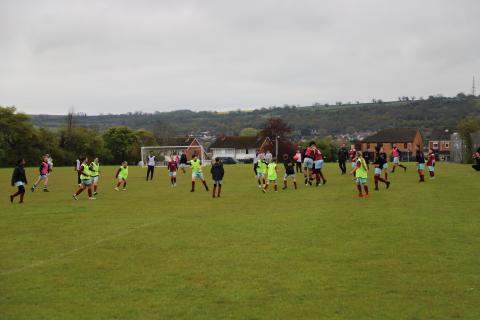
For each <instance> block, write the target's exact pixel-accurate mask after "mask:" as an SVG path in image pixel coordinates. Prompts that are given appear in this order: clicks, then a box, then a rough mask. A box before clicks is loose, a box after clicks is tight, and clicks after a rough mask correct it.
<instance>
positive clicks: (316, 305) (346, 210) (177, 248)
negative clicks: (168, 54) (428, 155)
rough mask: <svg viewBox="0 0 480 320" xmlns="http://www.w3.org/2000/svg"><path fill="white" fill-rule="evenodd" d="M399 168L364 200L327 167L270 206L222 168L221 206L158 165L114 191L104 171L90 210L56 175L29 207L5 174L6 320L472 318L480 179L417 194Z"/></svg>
mask: <svg viewBox="0 0 480 320" xmlns="http://www.w3.org/2000/svg"><path fill="white" fill-rule="evenodd" d="M408 166H409V167H408V170H407V172H406V173H404V172H403V170H402V171H398V172H396V173H395V174H390V179H391V181H392V186H391V188H390V189H389V190H385V188H384V186H381V191H379V192H374V191H373V179H370V182H369V184H370V190H371V196H370V198H369V199H359V198H357V196H356V191H355V188H354V184H353V181H352V177H351V176H341V175H340V174H339V170H338V167H337V165H336V164H327V165H326V169H325V175H326V178H327V179H328V183H327V184H326V185H324V186H320V187H318V188H316V187H306V186H304V185H303V184H302V183H300V184H299V189H298V190H296V191H295V190H293V189H292V188H291V186H290V188H289V189H288V190H286V191H282V190H279V192H278V193H274V192H272V191H271V190H269V192H267V194H263V193H262V192H261V191H260V189H258V188H257V185H256V182H255V181H254V179H253V171H252V168H251V166H247V165H236V166H225V169H226V177H225V180H224V188H223V194H222V197H221V198H220V199H212V197H211V194H210V193H207V192H205V190H204V189H203V186H202V185H201V184H199V183H197V191H196V192H195V193H190V192H189V188H190V176H189V173H187V174H185V175H183V174H182V173H180V174H179V178H178V180H179V182H178V186H177V188H175V189H173V188H171V187H170V185H169V181H168V177H167V175H166V169H164V168H157V170H156V173H155V179H154V180H153V181H149V182H146V181H145V178H144V174H145V172H146V169H142V168H138V167H130V178H129V185H128V190H127V191H125V192H122V191H120V192H116V191H114V189H113V184H114V178H113V176H114V171H115V170H116V167H102V168H101V169H102V177H101V180H100V189H99V195H98V196H97V200H94V201H89V200H87V197H86V194H82V195H81V196H80V200H79V201H74V200H73V199H72V197H71V195H72V193H73V192H74V191H75V189H76V173H75V172H74V171H73V169H72V168H55V170H54V172H53V173H52V175H51V181H50V191H51V192H50V193H44V192H41V189H38V190H37V191H35V192H34V193H32V192H30V191H27V194H26V198H25V201H26V203H24V204H23V205H19V204H17V203H15V204H13V205H12V204H10V202H9V200H8V194H10V193H12V192H13V191H14V188H11V187H9V183H10V175H11V169H8V170H7V169H1V170H0V181H1V184H0V194H1V195H2V199H1V200H0V319H2V320H7V319H30V320H31V319H49V320H51V319H383V320H385V319H410V320H414V319H479V318H480V254H479V253H480V241H479V239H480V212H479V209H478V208H479V204H480V200H479V194H480V179H479V177H480V176H479V173H477V172H473V170H472V169H471V168H470V166H467V165H456V164H443V163H440V164H438V165H437V167H436V169H437V179H436V180H433V181H429V180H428V179H427V182H426V183H424V184H420V183H418V182H417V180H418V179H417V176H416V172H415V169H414V164H413V163H412V164H409V165H408ZM279 168H280V172H282V173H283V167H282V166H279ZM36 170H37V169H36V168H28V169H27V173H28V177H29V183H30V184H31V183H33V181H34V179H35V177H36ZM208 170H209V168H206V169H205V172H206V173H207V172H208ZM372 173H373V170H372V169H371V170H370V178H372ZM281 175H282V174H280V176H281ZM206 176H207V177H208V181H209V185H210V187H211V179H210V175H209V174H206ZM298 178H300V179H299V180H300V181H301V180H303V179H301V176H300V175H298Z"/></svg>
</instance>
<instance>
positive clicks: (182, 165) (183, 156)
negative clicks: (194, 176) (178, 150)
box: [179, 151, 188, 173]
mask: <svg viewBox="0 0 480 320" xmlns="http://www.w3.org/2000/svg"><path fill="white" fill-rule="evenodd" d="M187 164H188V161H187V155H186V154H185V151H182V154H181V155H180V165H179V168H180V169H182V171H183V173H186V171H185V168H186V166H187Z"/></svg>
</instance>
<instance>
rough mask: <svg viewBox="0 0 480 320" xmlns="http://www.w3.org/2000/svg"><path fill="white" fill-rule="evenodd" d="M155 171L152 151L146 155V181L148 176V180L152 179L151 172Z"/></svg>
mask: <svg viewBox="0 0 480 320" xmlns="http://www.w3.org/2000/svg"><path fill="white" fill-rule="evenodd" d="M154 171H155V156H154V155H153V153H152V152H150V155H148V156H147V181H148V177H149V176H150V181H151V180H153V172H154Z"/></svg>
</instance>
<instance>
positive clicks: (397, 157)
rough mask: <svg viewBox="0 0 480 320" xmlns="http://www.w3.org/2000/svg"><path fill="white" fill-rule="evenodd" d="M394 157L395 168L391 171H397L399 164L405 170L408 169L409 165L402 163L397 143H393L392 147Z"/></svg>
mask: <svg viewBox="0 0 480 320" xmlns="http://www.w3.org/2000/svg"><path fill="white" fill-rule="evenodd" d="M392 158H393V168H392V171H391V173H394V172H395V168H396V167H397V166H398V167H400V168H403V170H405V172H406V171H407V167H405V166H404V165H403V164H401V163H400V150H398V148H397V145H396V144H394V145H393V149H392Z"/></svg>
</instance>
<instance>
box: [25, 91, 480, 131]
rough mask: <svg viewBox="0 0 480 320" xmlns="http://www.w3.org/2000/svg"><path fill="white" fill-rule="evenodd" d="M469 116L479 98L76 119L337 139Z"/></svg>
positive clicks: (443, 124) (45, 120)
mask: <svg viewBox="0 0 480 320" xmlns="http://www.w3.org/2000/svg"><path fill="white" fill-rule="evenodd" d="M466 116H480V99H479V98H475V97H455V98H444V97H430V98H429V99H427V100H415V101H393V102H377V103H366V104H365V103H363V104H348V105H333V106H332V105H330V106H328V105H315V106H307V107H296V106H284V107H270V108H262V109H257V110H250V111H232V112H227V113H225V112H222V113H219V112H206V111H201V112H193V111H190V110H178V111H172V112H156V113H153V114H152V113H127V114H118V115H112V114H109V115H98V116H87V115H77V116H75V124H76V125H78V126H85V127H93V128H97V129H99V130H104V129H106V128H109V127H112V126H118V125H126V126H129V127H131V128H144V129H149V130H155V129H156V128H161V127H168V128H169V130H170V132H172V131H174V132H175V133H176V134H178V135H183V134H189V133H199V132H207V131H208V132H210V134H212V135H216V134H221V133H224V134H228V135H235V134H238V133H239V132H240V130H241V129H242V128H245V127H253V128H261V127H262V124H263V122H264V121H265V120H266V119H268V118H270V117H281V118H283V119H284V120H285V121H287V122H288V123H289V125H290V126H291V127H292V129H293V130H294V133H295V134H296V135H309V133H310V132H311V130H316V132H318V135H338V134H344V133H353V132H358V131H375V130H380V129H384V128H389V127H419V128H421V129H422V130H423V131H424V132H430V131H431V130H433V129H438V128H454V127H456V124H457V123H458V121H459V120H460V119H462V118H464V117H466ZM31 117H32V122H33V123H34V125H36V126H39V127H47V128H52V129H55V128H60V127H62V126H64V125H65V121H66V117H65V116H53V115H32V116H31Z"/></svg>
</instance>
